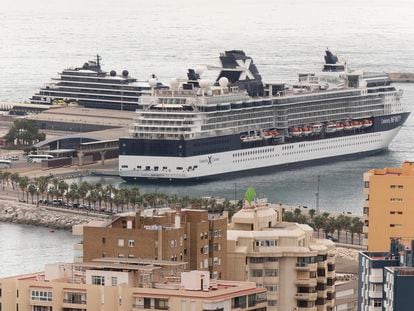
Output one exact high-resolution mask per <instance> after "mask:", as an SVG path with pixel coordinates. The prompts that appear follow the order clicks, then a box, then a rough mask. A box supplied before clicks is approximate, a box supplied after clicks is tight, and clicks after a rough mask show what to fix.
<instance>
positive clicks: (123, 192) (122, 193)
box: [119, 189, 130, 211]
mask: <svg viewBox="0 0 414 311" xmlns="http://www.w3.org/2000/svg"><path fill="white" fill-rule="evenodd" d="M119 194H120V196H121V198H122V211H124V204H125V203H126V207H127V210H128V209H129V204H128V203H129V196H130V193H129V190H128V189H121V190H120V191H119Z"/></svg>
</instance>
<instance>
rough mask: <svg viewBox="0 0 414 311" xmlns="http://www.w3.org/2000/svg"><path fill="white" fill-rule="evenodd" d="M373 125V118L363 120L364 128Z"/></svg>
mask: <svg viewBox="0 0 414 311" xmlns="http://www.w3.org/2000/svg"><path fill="white" fill-rule="evenodd" d="M371 126H372V121H371V120H367V119H366V120H363V121H362V127H363V128H367V127H371Z"/></svg>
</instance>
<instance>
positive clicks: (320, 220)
mask: <svg viewBox="0 0 414 311" xmlns="http://www.w3.org/2000/svg"><path fill="white" fill-rule="evenodd" d="M312 224H313V228H314V229H316V230H317V232H318V238H319V232H320V230H321V229H323V228H325V226H326V219H325V218H324V217H322V216H321V215H316V216H315V217H314V218H313V220H312Z"/></svg>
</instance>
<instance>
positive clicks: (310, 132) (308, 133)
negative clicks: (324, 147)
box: [302, 126, 312, 136]
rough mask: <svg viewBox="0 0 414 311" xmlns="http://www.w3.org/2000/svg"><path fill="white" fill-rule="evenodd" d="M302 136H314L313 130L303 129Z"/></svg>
mask: <svg viewBox="0 0 414 311" xmlns="http://www.w3.org/2000/svg"><path fill="white" fill-rule="evenodd" d="M302 134H303V135H305V136H308V135H310V134H312V130H311V129H310V127H306V126H305V127H303V128H302Z"/></svg>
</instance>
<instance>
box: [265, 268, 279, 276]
mask: <svg viewBox="0 0 414 311" xmlns="http://www.w3.org/2000/svg"><path fill="white" fill-rule="evenodd" d="M264 274H265V276H277V269H265V273H264Z"/></svg>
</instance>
